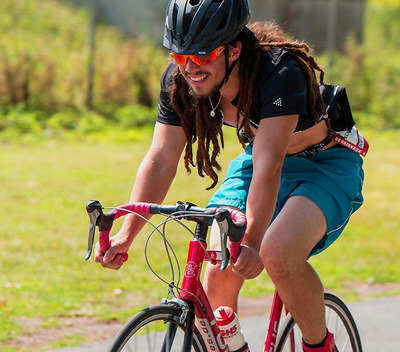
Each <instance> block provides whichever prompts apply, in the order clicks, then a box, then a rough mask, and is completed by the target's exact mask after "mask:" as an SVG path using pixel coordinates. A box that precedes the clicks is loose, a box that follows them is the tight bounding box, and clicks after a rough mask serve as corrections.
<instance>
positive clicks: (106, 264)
mask: <svg viewBox="0 0 400 352" xmlns="http://www.w3.org/2000/svg"><path fill="white" fill-rule="evenodd" d="M94 260H95V262H96V263H100V265H101V266H102V267H103V268H108V269H113V270H118V269H119V268H121V266H122V265H123V264H124V260H125V259H124V256H123V255H121V254H119V253H116V250H115V248H113V247H110V248H109V249H108V250H107V251H106V252H104V251H102V250H101V248H100V246H99V243H96V247H95V257H94Z"/></svg>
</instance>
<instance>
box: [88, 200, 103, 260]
mask: <svg viewBox="0 0 400 352" xmlns="http://www.w3.org/2000/svg"><path fill="white" fill-rule="evenodd" d="M86 211H87V213H88V215H89V219H90V226H89V240H88V249H87V252H86V257H85V260H88V259H89V258H90V256H91V254H92V251H93V244H94V235H95V232H96V225H97V224H98V221H99V218H100V216H101V215H102V214H103V207H102V206H101V204H100V202H99V201H98V200H90V201H89V202H88V203H87V204H86Z"/></svg>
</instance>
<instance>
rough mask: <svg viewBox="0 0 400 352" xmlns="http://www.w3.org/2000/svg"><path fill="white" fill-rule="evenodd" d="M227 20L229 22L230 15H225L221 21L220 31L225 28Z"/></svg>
mask: <svg viewBox="0 0 400 352" xmlns="http://www.w3.org/2000/svg"><path fill="white" fill-rule="evenodd" d="M227 22H228V15H225V16H224V18H223V20H222V21H221V22H220V23H219V25H218V28H217V30H218V31H219V30H222V29H224V28H225V26H226V23H227Z"/></svg>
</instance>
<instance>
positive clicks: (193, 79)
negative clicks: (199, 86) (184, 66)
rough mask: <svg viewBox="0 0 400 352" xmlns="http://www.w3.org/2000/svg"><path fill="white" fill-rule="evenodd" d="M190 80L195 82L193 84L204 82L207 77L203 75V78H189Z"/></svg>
mask: <svg viewBox="0 0 400 352" xmlns="http://www.w3.org/2000/svg"><path fill="white" fill-rule="evenodd" d="M188 78H189V79H190V80H191V81H193V82H196V83H197V82H202V81H204V80H206V78H207V75H202V76H188Z"/></svg>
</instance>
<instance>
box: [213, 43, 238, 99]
mask: <svg viewBox="0 0 400 352" xmlns="http://www.w3.org/2000/svg"><path fill="white" fill-rule="evenodd" d="M224 54H225V77H224V79H223V80H222V81H221V83H220V84H219V86H218V89H217V91H219V90H220V89H221V88H222V87H223V86H224V85H225V84H226V83H227V82H228V80H229V76H230V75H231V73H232V71H233V69H234V68H235V66H236V64H237V62H238V61H239V59H236V60H235V61H233V62H232V66H231V67H229V44H225V50H224Z"/></svg>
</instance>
